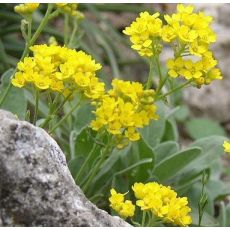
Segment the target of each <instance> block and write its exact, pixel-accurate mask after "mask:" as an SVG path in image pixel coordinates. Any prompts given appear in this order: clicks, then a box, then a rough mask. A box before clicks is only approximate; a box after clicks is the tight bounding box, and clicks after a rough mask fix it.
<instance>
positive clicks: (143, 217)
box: [141, 211, 146, 227]
mask: <svg viewBox="0 0 230 230" xmlns="http://www.w3.org/2000/svg"><path fill="white" fill-rule="evenodd" d="M145 219H146V211H143V213H142V221H141V226H142V227H145Z"/></svg>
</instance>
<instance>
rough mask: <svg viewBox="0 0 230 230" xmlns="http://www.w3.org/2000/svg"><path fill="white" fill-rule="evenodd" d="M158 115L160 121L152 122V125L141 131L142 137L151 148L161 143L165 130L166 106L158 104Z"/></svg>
mask: <svg viewBox="0 0 230 230" xmlns="http://www.w3.org/2000/svg"><path fill="white" fill-rule="evenodd" d="M157 108H158V109H157V114H158V115H159V120H157V121H151V122H150V124H149V125H148V126H146V127H144V128H143V129H141V130H140V133H141V136H142V138H143V139H144V141H145V142H146V144H148V145H149V146H150V147H155V146H156V145H157V144H159V143H160V141H161V139H162V137H163V135H164V130H165V111H166V106H165V105H164V104H163V103H162V102H158V103H157Z"/></svg>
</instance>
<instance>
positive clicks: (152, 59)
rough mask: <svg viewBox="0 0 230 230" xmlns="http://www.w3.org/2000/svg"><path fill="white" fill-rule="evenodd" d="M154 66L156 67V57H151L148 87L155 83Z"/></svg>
mask: <svg viewBox="0 0 230 230" xmlns="http://www.w3.org/2000/svg"><path fill="white" fill-rule="evenodd" d="M153 67H154V57H151V58H150V60H149V76H148V80H147V83H146V89H150V88H151V87H152V83H153Z"/></svg>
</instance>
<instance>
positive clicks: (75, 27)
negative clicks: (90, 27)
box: [68, 22, 78, 48]
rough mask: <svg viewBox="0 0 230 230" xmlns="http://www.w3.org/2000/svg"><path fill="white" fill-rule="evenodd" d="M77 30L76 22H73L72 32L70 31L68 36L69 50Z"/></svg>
mask: <svg viewBox="0 0 230 230" xmlns="http://www.w3.org/2000/svg"><path fill="white" fill-rule="evenodd" d="M77 28H78V25H77V22H74V27H73V31H72V34H71V36H70V39H69V43H68V47H69V48H71V47H72V43H73V40H74V36H75V35H76V32H77Z"/></svg>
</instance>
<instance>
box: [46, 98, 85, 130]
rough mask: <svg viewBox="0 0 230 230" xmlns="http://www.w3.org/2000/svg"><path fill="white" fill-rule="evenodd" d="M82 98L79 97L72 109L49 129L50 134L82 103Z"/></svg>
mask: <svg viewBox="0 0 230 230" xmlns="http://www.w3.org/2000/svg"><path fill="white" fill-rule="evenodd" d="M81 101H82V100H81V98H80V99H79V101H78V103H77V104H76V105H75V106H73V107H72V109H71V110H70V111H69V112H68V113H67V114H66V115H65V116H64V117H63V118H62V119H61V120H60V121H59V122H58V123H57V124H56V125H55V126H54V127H53V128H52V129H51V130H50V131H49V134H51V133H52V132H54V131H55V130H56V129H57V128H58V127H59V126H60V125H61V124H62V123H63V122H64V121H65V120H66V119H67V118H68V117H69V116H70V115H71V114H72V113H73V111H74V110H75V109H76V108H78V107H79V105H80V104H81Z"/></svg>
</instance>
